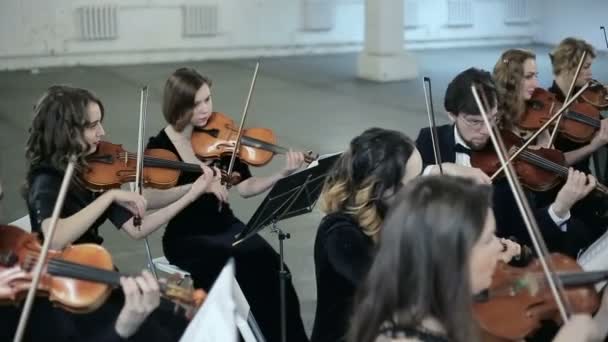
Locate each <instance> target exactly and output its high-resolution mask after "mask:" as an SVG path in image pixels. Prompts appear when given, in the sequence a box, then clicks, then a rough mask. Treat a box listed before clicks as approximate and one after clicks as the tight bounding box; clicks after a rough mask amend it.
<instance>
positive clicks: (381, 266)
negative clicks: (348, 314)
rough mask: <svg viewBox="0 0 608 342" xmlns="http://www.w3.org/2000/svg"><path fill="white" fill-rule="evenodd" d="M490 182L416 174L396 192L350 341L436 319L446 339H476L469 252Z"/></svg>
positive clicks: (366, 341) (357, 303)
mask: <svg viewBox="0 0 608 342" xmlns="http://www.w3.org/2000/svg"><path fill="white" fill-rule="evenodd" d="M490 196H491V188H490V187H489V186H485V185H476V184H474V183H473V182H472V181H471V180H468V179H464V178H457V177H452V176H428V177H419V178H418V179H415V180H413V181H411V182H410V183H408V185H406V186H405V187H404V188H403V189H402V190H401V191H400V192H399V194H398V195H397V199H396V202H395V203H394V204H393V206H392V207H391V209H390V210H389V213H388V215H387V217H386V220H385V221H384V224H383V227H382V233H381V237H380V243H379V245H378V251H377V254H376V256H375V258H374V261H373V263H372V266H371V268H370V270H369V272H368V274H367V276H366V279H365V280H364V282H363V284H362V286H361V287H360V288H359V291H358V293H357V295H356V299H355V306H354V309H353V312H354V316H353V318H352V320H351V325H350V330H349V333H348V337H349V341H352V342H372V341H374V340H375V339H376V337H378V336H379V334H380V331H381V327H382V326H383V325H385V324H393V325H396V326H399V327H408V328H419V327H420V325H421V324H422V321H423V320H424V319H426V318H434V319H436V320H438V321H439V322H440V323H441V324H442V326H443V328H444V329H445V331H446V333H447V338H448V340H449V341H454V342H471V341H477V334H476V330H475V325H474V322H473V315H472V290H471V284H470V256H471V251H472V248H473V246H474V244H475V243H476V242H477V240H478V239H479V238H480V236H481V234H482V232H483V228H484V224H485V220H486V216H487V215H488V213H489V210H490V203H491V202H490V199H491V197H490Z"/></svg>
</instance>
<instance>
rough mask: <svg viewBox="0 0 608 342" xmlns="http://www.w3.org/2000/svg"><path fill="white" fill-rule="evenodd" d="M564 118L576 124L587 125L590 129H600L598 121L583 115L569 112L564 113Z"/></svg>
mask: <svg viewBox="0 0 608 342" xmlns="http://www.w3.org/2000/svg"><path fill="white" fill-rule="evenodd" d="M566 117H567V118H569V119H571V120H574V121H578V122H581V123H584V124H587V125H589V126H591V127H595V128H600V125H601V124H600V120H598V119H595V118H592V117H589V116H587V115H585V114H581V113H578V112H574V111H570V112H568V113H566Z"/></svg>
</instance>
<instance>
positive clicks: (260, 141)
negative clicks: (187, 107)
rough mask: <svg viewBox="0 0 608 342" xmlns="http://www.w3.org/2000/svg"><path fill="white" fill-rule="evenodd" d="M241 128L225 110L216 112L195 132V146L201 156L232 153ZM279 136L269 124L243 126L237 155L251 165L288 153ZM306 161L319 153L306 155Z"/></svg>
mask: <svg viewBox="0 0 608 342" xmlns="http://www.w3.org/2000/svg"><path fill="white" fill-rule="evenodd" d="M238 133H239V129H238V126H236V124H235V122H234V120H232V119H231V118H230V117H228V116H227V115H226V114H224V113H220V112H213V113H212V114H211V117H210V118H209V120H208V121H207V124H206V125H205V127H204V128H196V129H195V130H194V131H193V132H192V139H191V142H192V148H193V149H194V153H195V154H196V155H197V156H198V157H199V158H201V159H218V158H221V157H222V156H227V155H231V154H232V153H233V152H234V149H235V146H236V139H237V138H238ZM276 142H277V138H276V135H275V134H274V132H273V131H272V130H271V129H268V128H259V127H258V128H247V129H243V133H242V136H241V145H240V148H239V151H238V157H239V159H240V160H241V161H243V162H244V163H247V164H249V165H251V166H264V165H266V164H268V163H269V162H270V161H271V160H272V157H273V156H274V155H275V154H279V153H286V152H287V151H288V149H286V148H284V147H281V146H278V145H276ZM305 158H306V162H308V163H310V162H312V161H313V160H314V159H315V158H316V157H311V156H310V155H308V156H305Z"/></svg>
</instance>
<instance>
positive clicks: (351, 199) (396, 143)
mask: <svg viewBox="0 0 608 342" xmlns="http://www.w3.org/2000/svg"><path fill="white" fill-rule="evenodd" d="M415 148H416V147H415V144H414V142H413V141H412V140H411V139H410V138H408V137H407V136H406V135H405V134H403V133H401V132H398V131H394V130H389V129H382V128H375V127H374V128H369V129H367V130H365V132H363V133H362V134H361V135H359V136H357V137H355V138H354V139H353V140H352V141H351V142H350V146H349V148H348V150H347V151H346V152H344V154H342V156H341V157H340V159H339V160H338V161H336V165H335V166H334V168H333V170H332V172H331V174H330V175H329V176H328V177H327V180H326V181H325V184H324V186H323V192H322V193H321V210H322V211H324V212H325V213H326V214H330V213H335V212H343V213H347V214H350V215H352V216H353V217H355V219H356V220H357V222H358V223H359V225H360V226H361V228H362V229H363V233H365V235H367V236H369V237H371V238H372V239H373V240H376V239H377V235H378V233H379V232H380V226H381V224H382V220H383V219H384V216H385V215H386V211H387V207H386V205H385V203H384V200H383V197H382V196H383V194H385V193H386V191H387V190H394V191H396V190H397V189H399V188H400V187H401V181H402V179H403V177H404V176H405V171H406V164H407V162H408V160H409V159H410V157H411V156H412V153H414V149H415Z"/></svg>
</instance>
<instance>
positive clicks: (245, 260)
mask: <svg viewBox="0 0 608 342" xmlns="http://www.w3.org/2000/svg"><path fill="white" fill-rule="evenodd" d="M163 115H164V117H165V120H166V121H167V123H168V125H167V127H165V128H164V129H162V130H161V131H160V132H159V133H158V135H157V136H155V137H153V138H151V139H150V141H149V142H148V146H147V147H148V148H162V149H167V150H170V151H172V152H173V153H175V154H177V155H178V156H179V158H180V159H181V160H182V161H185V162H188V163H198V164H201V165H204V163H203V162H201V161H200V160H199V159H198V158H197V156H196V155H195V153H194V150H193V148H192V145H191V136H192V132H193V130H195V129H196V130H202V129H205V126H206V125H207V123H208V122H209V119H210V118H211V116H212V115H213V101H212V97H211V81H210V80H209V79H207V78H205V77H203V76H202V75H200V74H199V73H198V72H197V71H196V70H194V69H190V68H181V69H178V70H176V71H175V72H174V73H173V74H172V75H171V76H170V77H169V79H168V80H167V82H166V83H165V89H164V97H163ZM228 161H229V158H228V159H226V158H223V159H221V160H220V161H219V162H218V163H216V164H215V166H217V167H218V168H226V167H227V166H228V163H227V162H228ZM303 161H304V155H303V154H302V153H296V152H289V153H287V155H286V165H285V168H284V169H283V170H281V171H280V172H278V173H276V174H274V175H271V176H269V177H254V176H252V175H251V172H250V171H249V167H248V166H247V165H246V164H245V163H243V162H241V161H240V160H239V159H238V158H237V159H236V164H235V166H234V171H235V172H237V173H238V174H240V176H241V182H240V183H238V184H237V185H236V186H235V187H234V188H235V189H236V190H237V192H238V193H239V195H241V196H242V197H251V196H255V195H258V194H261V193H263V192H265V191H267V190H269V189H270V188H271V187H272V186H273V185H274V184H275V183H276V182H277V181H278V180H279V179H281V178H283V177H285V176H287V175H289V174H291V173H293V172H294V171H296V170H297V169H298V168H300V167H301V166H302V165H303ZM217 175H218V177H216V178H215V179H214V181H213V182H212V184H211V186H210V187H209V189H208V190H207V191H206V193H205V194H203V195H202V196H201V197H200V198H198V199H197V200H196V201H194V202H193V203H191V204H190V205H189V206H188V207H186V208H185V209H184V210H183V211H181V212H180V213H179V214H178V215H176V216H175V217H174V218H173V219H172V220H171V221H170V222H169V224H168V225H167V229H166V230H165V234H164V235H163V250H164V253H165V256H166V257H167V259H168V260H169V261H170V262H171V263H172V264H174V265H176V266H178V267H180V268H182V269H184V270H186V271H188V272H189V273H190V274H191V275H192V278H193V280H194V284H195V286H196V287H201V288H203V289H206V290H209V289H210V288H211V286H212V285H213V282H214V281H215V279H216V278H217V276H218V275H219V273H220V271H221V269H222V268H223V266H224V265H225V263H226V261H227V260H228V258H229V257H233V258H234V261H235V267H236V280H237V281H238V283H239V285H240V287H241V289H242V290H243V293H244V295H245V297H246V299H247V301H248V302H249V304H250V306H251V311H252V313H253V316H254V318H255V319H256V321H257V323H258V324H259V326H260V329H261V331H262V333H263V335H264V336H265V338H266V339H267V340H268V341H279V340H280V336H281V330H280V297H279V256H278V254H277V253H276V252H275V251H274V249H273V248H272V247H271V246H270V245H269V244H268V242H266V240H264V239H263V238H262V237H261V236H259V235H255V236H254V237H252V238H249V239H248V240H246V241H244V242H243V243H241V244H239V245H237V246H236V247H232V246H231V245H232V242H234V236H235V235H236V234H238V233H239V232H241V231H242V230H243V229H244V228H245V224H244V223H243V222H242V221H241V220H239V219H238V218H237V217H236V216H235V215H234V213H233V212H232V210H231V208H230V206H229V204H228V193H227V190H226V187H225V186H224V185H222V183H221V182H220V177H219V172H218V173H217ZM194 179H196V174H194V173H189V172H183V173H182V174H181V176H180V178H179V180H178V186H177V187H175V188H174V189H171V190H169V191H156V190H148V191H146V193H145V196H146V198H147V199H148V203H149V206H150V208H154V207H162V206H165V205H167V204H168V203H172V202H173V201H175V200H179V198H181V196H182V195H183V194H184V193H185V192H187V191H188V189H189V188H190V186H191V185H190V183H192V181H193V180H194ZM286 297H287V340H288V341H295V342H297V341H307V337H306V333H305V331H304V327H303V323H302V319H301V316H300V306H299V301H298V297H297V294H296V292H295V289H294V287H293V284H292V282H291V281H288V282H287V291H286Z"/></svg>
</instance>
